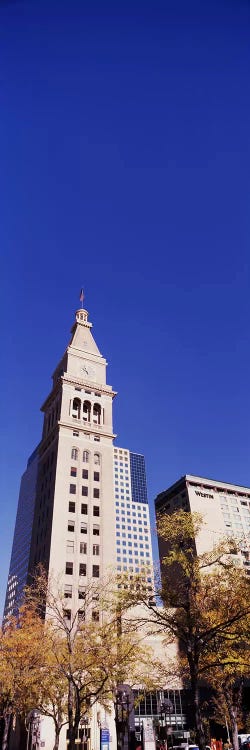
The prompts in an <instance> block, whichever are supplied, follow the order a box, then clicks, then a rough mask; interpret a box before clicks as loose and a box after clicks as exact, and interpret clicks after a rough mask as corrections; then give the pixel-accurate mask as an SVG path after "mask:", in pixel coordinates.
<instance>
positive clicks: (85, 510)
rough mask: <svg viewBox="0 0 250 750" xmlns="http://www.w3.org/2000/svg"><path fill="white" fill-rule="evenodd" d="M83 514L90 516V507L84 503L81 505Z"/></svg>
mask: <svg viewBox="0 0 250 750" xmlns="http://www.w3.org/2000/svg"><path fill="white" fill-rule="evenodd" d="M81 513H82V515H83V516H87V515H88V506H87V503H82V504H81Z"/></svg>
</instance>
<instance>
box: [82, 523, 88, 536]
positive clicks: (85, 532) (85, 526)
mask: <svg viewBox="0 0 250 750" xmlns="http://www.w3.org/2000/svg"><path fill="white" fill-rule="evenodd" d="M81 534H87V524H86V523H81Z"/></svg>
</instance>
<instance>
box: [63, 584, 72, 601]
mask: <svg viewBox="0 0 250 750" xmlns="http://www.w3.org/2000/svg"><path fill="white" fill-rule="evenodd" d="M64 599H72V586H71V585H70V584H67V583H66V584H65V586H64Z"/></svg>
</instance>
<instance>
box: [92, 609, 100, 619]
mask: <svg viewBox="0 0 250 750" xmlns="http://www.w3.org/2000/svg"><path fill="white" fill-rule="evenodd" d="M99 619H100V616H99V612H98V611H97V609H93V612H92V620H93V622H99Z"/></svg>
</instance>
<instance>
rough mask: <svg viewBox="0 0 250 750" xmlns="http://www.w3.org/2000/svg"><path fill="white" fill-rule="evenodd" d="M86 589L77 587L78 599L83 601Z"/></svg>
mask: <svg viewBox="0 0 250 750" xmlns="http://www.w3.org/2000/svg"><path fill="white" fill-rule="evenodd" d="M85 596H86V589H85V586H78V599H85Z"/></svg>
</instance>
